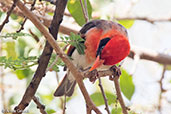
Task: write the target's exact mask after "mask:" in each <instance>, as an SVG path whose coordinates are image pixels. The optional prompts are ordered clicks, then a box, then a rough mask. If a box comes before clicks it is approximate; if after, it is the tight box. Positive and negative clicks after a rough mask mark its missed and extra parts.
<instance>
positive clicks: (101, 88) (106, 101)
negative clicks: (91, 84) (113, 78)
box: [98, 77, 110, 114]
mask: <svg viewBox="0 0 171 114" xmlns="http://www.w3.org/2000/svg"><path fill="white" fill-rule="evenodd" d="M98 78H99V87H100V90H101V92H102V96H103V99H104V102H105V106H106V107H105V110H106V111H107V113H108V114H110V110H109V105H108V100H107V97H106V95H105V92H104V89H103V86H102V82H101V79H100V77H98Z"/></svg>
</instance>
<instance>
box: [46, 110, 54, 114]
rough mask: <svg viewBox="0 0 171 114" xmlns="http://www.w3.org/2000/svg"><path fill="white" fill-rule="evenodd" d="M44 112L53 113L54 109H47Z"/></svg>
mask: <svg viewBox="0 0 171 114" xmlns="http://www.w3.org/2000/svg"><path fill="white" fill-rule="evenodd" d="M46 112H47V113H48V114H54V113H55V112H56V111H55V110H53V109H47V110H46Z"/></svg>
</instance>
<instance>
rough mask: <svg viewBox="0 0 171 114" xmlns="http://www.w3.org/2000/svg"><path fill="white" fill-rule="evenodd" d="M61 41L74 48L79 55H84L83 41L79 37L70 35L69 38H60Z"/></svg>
mask: <svg viewBox="0 0 171 114" xmlns="http://www.w3.org/2000/svg"><path fill="white" fill-rule="evenodd" d="M61 39H62V41H63V42H65V43H69V44H71V45H72V46H74V47H76V50H77V51H78V53H79V54H84V49H85V45H84V39H83V38H81V37H80V35H77V34H74V33H71V35H70V36H69V37H61Z"/></svg>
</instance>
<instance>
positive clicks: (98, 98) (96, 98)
mask: <svg viewBox="0 0 171 114" xmlns="http://www.w3.org/2000/svg"><path fill="white" fill-rule="evenodd" d="M105 94H106V97H107V99H108V104H109V105H111V104H112V103H114V102H115V101H116V96H115V95H114V94H112V93H109V92H106V93H105ZM90 97H91V99H92V100H93V102H94V103H95V104H96V106H100V105H104V99H103V96H102V93H101V92H95V93H93V94H92V95H90Z"/></svg>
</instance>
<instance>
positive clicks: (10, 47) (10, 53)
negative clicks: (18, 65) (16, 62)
mask: <svg viewBox="0 0 171 114" xmlns="http://www.w3.org/2000/svg"><path fill="white" fill-rule="evenodd" d="M5 50H6V51H7V57H13V58H14V59H16V57H17V55H16V52H15V42H14V41H12V42H7V43H6V47H5Z"/></svg>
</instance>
